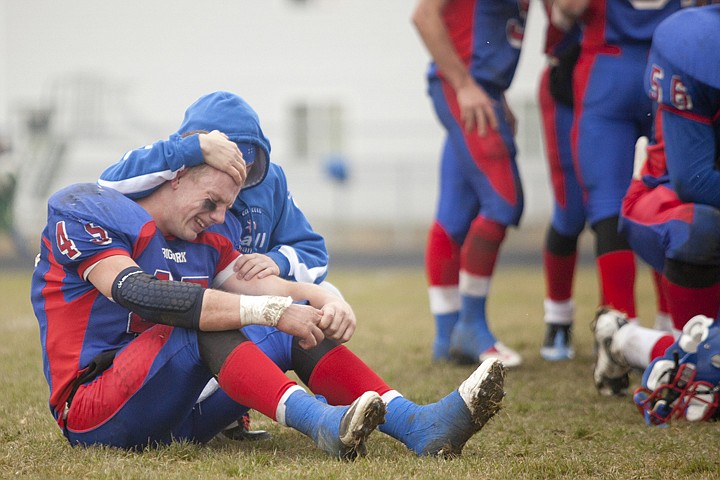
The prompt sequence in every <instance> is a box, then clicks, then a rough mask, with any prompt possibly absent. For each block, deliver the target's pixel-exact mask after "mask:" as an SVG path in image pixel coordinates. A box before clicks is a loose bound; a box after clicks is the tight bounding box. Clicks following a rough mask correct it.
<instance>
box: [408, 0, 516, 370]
mask: <svg viewBox="0 0 720 480" xmlns="http://www.w3.org/2000/svg"><path fill="white" fill-rule="evenodd" d="M528 7H529V1H527V0H520V1H518V0H497V1H493V2H485V1H480V0H420V1H419V2H418V4H417V7H416V9H415V11H414V13H413V16H412V20H413V23H414V25H415V27H416V28H417V31H418V32H419V34H420V37H421V39H422V41H423V43H424V45H425V46H426V48H427V50H428V51H429V52H430V55H431V56H432V62H431V64H430V68H429V71H428V74H427V80H428V90H429V95H430V98H431V99H432V102H433V106H434V108H435V112H436V114H437V116H438V118H439V120H440V122H441V123H442V125H443V127H444V128H445V130H446V133H447V138H446V140H445V144H444V146H443V150H442V155H441V159H440V193H439V199H438V206H437V210H436V213H435V220H434V222H433V224H432V226H431V228H430V233H429V238H428V243H427V247H426V256H425V267H426V271H427V277H428V282H429V287H428V294H429V300H430V310H431V312H432V314H433V316H434V318H435V326H436V334H435V340H434V343H433V351H432V356H433V359H434V360H448V359H453V360H459V361H462V362H467V361H469V362H474V363H477V362H482V361H483V360H484V359H486V358H488V357H498V358H500V359H501V360H502V362H503V364H504V365H505V366H506V367H516V366H518V365H520V364H521V363H522V357H521V356H520V354H518V353H517V352H516V351H514V350H512V349H511V348H509V347H507V346H506V345H504V344H503V343H502V342H500V341H499V340H498V339H497V338H496V337H495V335H494V334H493V332H492V331H491V329H490V325H489V322H488V318H487V305H486V302H487V299H488V294H489V292H490V283H491V280H492V275H493V271H494V269H495V264H496V261H497V258H498V255H499V252H500V247H501V245H502V243H503V240H504V239H505V234H506V230H507V228H508V227H509V226H517V225H518V223H519V221H520V217H521V215H522V211H523V192H522V185H521V183H520V176H519V172H518V169H517V165H516V162H515V154H516V148H515V140H514V135H515V117H514V116H513V114H512V112H511V110H510V108H509V107H508V104H507V102H506V101H505V91H506V90H507V89H508V87H509V86H510V83H511V81H512V78H513V76H514V75H515V70H516V67H517V63H518V59H519V56H520V47H521V45H522V40H523V35H524V29H525V20H526V18H527V13H528Z"/></svg>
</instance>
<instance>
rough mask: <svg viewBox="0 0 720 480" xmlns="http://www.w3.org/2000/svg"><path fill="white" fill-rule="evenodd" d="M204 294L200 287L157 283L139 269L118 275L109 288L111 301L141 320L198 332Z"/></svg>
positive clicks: (131, 269) (133, 268) (153, 278)
mask: <svg viewBox="0 0 720 480" xmlns="http://www.w3.org/2000/svg"><path fill="white" fill-rule="evenodd" d="M204 293H205V289H204V288H202V287H201V286H200V285H197V284H194V283H188V282H176V281H168V280H159V279H158V278H157V277H154V276H153V275H149V274H147V273H145V272H143V271H142V270H141V269H140V268H139V267H129V268H126V269H125V270H123V271H122V272H120V274H119V275H118V276H117V277H116V278H115V281H114V282H113V286H112V299H113V300H115V302H116V303H117V304H118V305H122V306H123V307H125V308H127V309H128V310H130V311H131V312H133V313H136V314H138V315H140V316H141V317H142V318H143V320H146V321H148V322H153V323H162V324H163V325H171V326H174V327H181V328H187V329H191V330H199V329H200V312H201V311H202V301H203V294H204Z"/></svg>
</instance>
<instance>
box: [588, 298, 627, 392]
mask: <svg viewBox="0 0 720 480" xmlns="http://www.w3.org/2000/svg"><path fill="white" fill-rule="evenodd" d="M627 323H628V318H627V315H625V314H624V313H622V312H619V311H617V310H612V309H607V308H603V309H600V310H599V311H598V313H597V315H596V317H595V320H593V322H592V325H591V328H592V331H593V336H594V338H595V350H596V351H597V359H596V360H595V365H594V367H593V377H594V379H595V387H597V389H598V393H600V395H603V396H606V397H610V396H624V395H627V393H628V387H629V385H630V377H629V375H628V374H629V373H630V366H629V365H628V364H627V362H626V361H625V359H624V358H623V355H622V353H621V352H619V351H614V350H613V336H614V335H615V333H617V332H618V330H620V329H621V328H622V327H623V326H624V325H626V324H627Z"/></svg>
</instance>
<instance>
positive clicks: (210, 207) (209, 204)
mask: <svg viewBox="0 0 720 480" xmlns="http://www.w3.org/2000/svg"><path fill="white" fill-rule="evenodd" d="M203 208H204V209H205V210H207V211H208V212H214V211H215V210H217V203H215V201H214V200H211V199H209V198H206V199H205V201H204V202H203Z"/></svg>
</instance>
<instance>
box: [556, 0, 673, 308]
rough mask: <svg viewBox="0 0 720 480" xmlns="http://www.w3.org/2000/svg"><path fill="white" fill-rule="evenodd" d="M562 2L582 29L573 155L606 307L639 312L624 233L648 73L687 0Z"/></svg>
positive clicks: (643, 127)
mask: <svg viewBox="0 0 720 480" xmlns="http://www.w3.org/2000/svg"><path fill="white" fill-rule="evenodd" d="M651 3H652V2H635V1H631V0H608V1H605V0H556V1H555V3H554V8H555V10H556V12H558V13H559V14H562V15H565V16H566V17H568V18H569V19H572V20H577V21H578V22H579V23H580V24H581V26H582V28H583V37H582V42H581V47H582V48H581V52H580V56H579V58H578V62H577V65H576V67H575V71H574V79H573V82H574V98H575V119H574V123H573V130H572V141H573V149H574V157H575V160H576V161H577V162H578V167H579V168H578V171H579V173H580V180H581V185H582V186H583V189H584V190H585V195H586V201H587V203H586V208H587V217H588V222H589V224H590V227H591V228H592V230H593V232H594V234H595V261H596V266H597V269H598V274H599V281H600V290H601V292H600V293H601V298H600V304H601V305H605V306H608V307H610V308H613V309H617V310H619V311H622V312H624V313H626V314H627V315H628V316H629V317H630V318H631V319H634V318H635V317H636V307H635V258H634V254H633V251H632V249H631V248H630V245H629V244H628V242H627V240H626V239H625V237H624V236H622V235H621V234H620V233H619V232H618V219H619V215H620V206H621V203H622V199H623V197H624V195H625V192H626V191H627V188H628V186H629V184H630V180H631V178H632V173H633V162H634V156H635V144H636V141H637V139H638V138H640V137H641V136H646V137H647V136H649V134H650V130H651V122H652V121H651V113H652V103H651V101H650V99H649V98H647V96H646V95H645V94H644V92H643V85H642V78H643V77H642V75H643V71H644V69H645V64H646V61H647V55H648V51H649V49H650V42H651V40H652V34H653V31H654V30H655V27H656V26H657V25H658V23H660V22H661V21H662V20H663V19H665V18H667V17H668V16H669V15H670V14H672V13H673V12H675V11H677V10H679V9H680V8H681V3H683V2H682V0H669V1H667V2H656V3H652V4H651Z"/></svg>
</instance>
